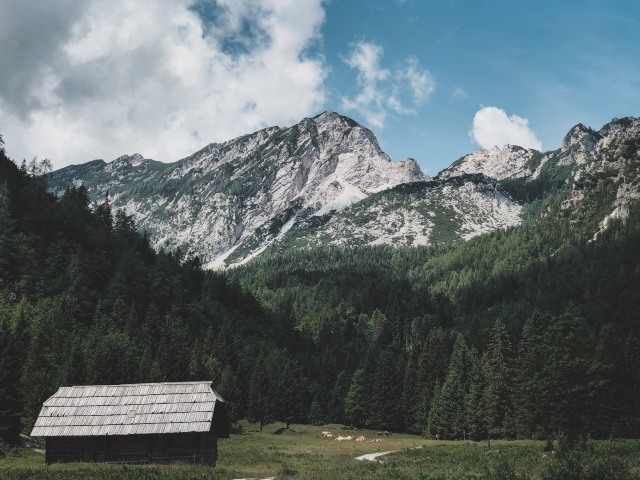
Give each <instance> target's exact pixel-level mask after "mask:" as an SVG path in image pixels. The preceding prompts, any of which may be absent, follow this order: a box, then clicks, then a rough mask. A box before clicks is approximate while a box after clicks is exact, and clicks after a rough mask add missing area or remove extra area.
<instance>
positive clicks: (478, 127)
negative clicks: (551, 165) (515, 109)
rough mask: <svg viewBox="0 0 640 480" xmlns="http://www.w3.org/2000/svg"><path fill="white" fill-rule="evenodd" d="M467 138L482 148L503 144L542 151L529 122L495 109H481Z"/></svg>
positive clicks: (474, 118)
mask: <svg viewBox="0 0 640 480" xmlns="http://www.w3.org/2000/svg"><path fill="white" fill-rule="evenodd" d="M469 136H470V137H471V138H472V139H473V140H475V141H476V142H478V143H479V144H480V145H481V146H482V148H492V147H493V146H495V145H497V146H499V147H502V146H503V145H505V144H507V143H508V144H510V145H518V146H520V147H524V148H534V149H536V150H541V149H542V143H541V142H540V140H538V138H537V137H536V134H535V133H534V132H533V131H532V130H531V129H530V128H529V120H527V119H526V118H521V117H518V116H517V115H511V116H510V117H509V116H507V113H506V112H505V111H504V110H502V109H500V108H496V107H483V108H482V109H480V110H478V111H477V112H476V114H475V116H474V117H473V129H472V130H471V131H470V132H469Z"/></svg>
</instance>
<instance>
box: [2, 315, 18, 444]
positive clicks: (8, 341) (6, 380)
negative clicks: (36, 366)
mask: <svg viewBox="0 0 640 480" xmlns="http://www.w3.org/2000/svg"><path fill="white" fill-rule="evenodd" d="M21 366H22V352H21V351H20V341H19V338H18V336H17V335H16V332H14V331H13V328H12V326H11V325H10V321H9V318H8V317H5V316H3V315H2V314H0V442H4V443H8V444H10V445H15V444H17V443H18V439H19V435H20V430H21V428H22V424H21V413H22V408H23V399H22V395H21V385H20V369H21Z"/></svg>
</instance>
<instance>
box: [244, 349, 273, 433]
mask: <svg viewBox="0 0 640 480" xmlns="http://www.w3.org/2000/svg"><path fill="white" fill-rule="evenodd" d="M270 390H271V385H270V384H269V377H268V375H267V370H266V368H265V358H264V353H263V352H262V351H260V355H258V358H257V359H256V363H255V366H254V368H253V373H252V375H251V381H250V383H249V405H248V407H249V408H248V412H247V413H248V417H247V418H248V419H249V421H250V422H251V423H259V424H260V431H261V432H262V428H263V427H264V425H266V424H268V423H271V421H272V416H271V415H272V412H273V406H272V405H271V395H270V393H271V392H270Z"/></svg>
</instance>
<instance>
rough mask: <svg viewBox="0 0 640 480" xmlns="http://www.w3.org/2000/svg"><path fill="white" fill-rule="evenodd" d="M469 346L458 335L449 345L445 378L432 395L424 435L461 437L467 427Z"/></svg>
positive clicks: (470, 364)
mask: <svg viewBox="0 0 640 480" xmlns="http://www.w3.org/2000/svg"><path fill="white" fill-rule="evenodd" d="M472 366H473V365H472V363H471V358H470V355H469V349H468V347H467V344H466V342H465V340H464V337H463V336H462V335H458V337H457V339H456V343H455V345H454V347H453V353H452V355H451V361H450V362H449V370H448V373H447V378H446V380H445V382H444V384H443V385H442V388H440V389H439V390H438V395H437V397H434V401H433V403H432V407H431V411H430V412H429V420H428V424H427V433H428V435H431V436H435V435H436V434H438V435H440V436H441V437H442V438H446V439H454V438H462V436H463V432H464V431H465V430H466V429H467V425H466V420H467V418H466V417H467V409H466V406H467V405H466V397H467V394H468V393H469V375H470V372H471V369H472Z"/></svg>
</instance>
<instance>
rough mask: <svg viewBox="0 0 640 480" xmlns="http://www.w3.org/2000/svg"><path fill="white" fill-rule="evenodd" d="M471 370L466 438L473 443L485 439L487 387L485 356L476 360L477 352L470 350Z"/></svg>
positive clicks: (467, 399)
mask: <svg viewBox="0 0 640 480" xmlns="http://www.w3.org/2000/svg"><path fill="white" fill-rule="evenodd" d="M469 359H470V363H471V369H470V371H469V393H468V394H467V398H466V400H465V411H466V421H465V423H466V425H467V430H466V431H467V434H468V435H467V438H468V439H471V440H475V441H479V440H483V439H485V438H487V431H486V426H485V421H484V420H485V419H484V406H483V399H484V391H485V388H486V387H487V383H486V379H485V371H486V367H485V365H486V362H487V357H486V354H485V355H483V356H482V357H481V358H478V352H477V351H476V349H475V348H472V349H471V351H470V352H469Z"/></svg>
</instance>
